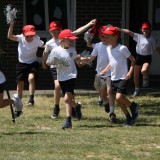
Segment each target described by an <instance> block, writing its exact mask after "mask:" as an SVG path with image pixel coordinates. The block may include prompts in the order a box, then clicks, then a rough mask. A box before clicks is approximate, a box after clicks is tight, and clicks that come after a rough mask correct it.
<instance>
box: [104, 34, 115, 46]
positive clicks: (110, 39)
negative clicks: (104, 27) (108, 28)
mask: <svg viewBox="0 0 160 160" xmlns="http://www.w3.org/2000/svg"><path fill="white" fill-rule="evenodd" d="M115 42H117V36H116V35H109V34H105V35H104V43H105V44H108V45H113V44H115Z"/></svg>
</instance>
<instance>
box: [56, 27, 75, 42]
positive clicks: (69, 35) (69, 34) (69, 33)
mask: <svg viewBox="0 0 160 160" xmlns="http://www.w3.org/2000/svg"><path fill="white" fill-rule="evenodd" d="M58 38H59V39H65V38H67V39H71V40H75V39H77V38H78V37H76V36H75V35H74V34H73V33H72V31H71V30H70V29H64V30H62V31H61V32H60V34H59V36H58Z"/></svg>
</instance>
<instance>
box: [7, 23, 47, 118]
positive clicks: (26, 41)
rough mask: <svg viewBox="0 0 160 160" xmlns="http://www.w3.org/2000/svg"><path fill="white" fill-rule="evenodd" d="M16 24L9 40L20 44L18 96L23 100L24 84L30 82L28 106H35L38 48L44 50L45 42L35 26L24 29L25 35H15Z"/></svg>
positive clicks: (10, 28)
mask: <svg viewBox="0 0 160 160" xmlns="http://www.w3.org/2000/svg"><path fill="white" fill-rule="evenodd" d="M13 27H14V22H12V23H10V26H9V30H8V39H10V40H12V41H17V42H18V63H17V65H16V79H17V94H15V95H14V97H15V96H16V97H17V96H18V97H19V98H20V99H22V95H23V90H24V83H25V81H26V80H28V82H29V95H30V96H29V100H28V104H27V105H34V93H35V80H36V79H37V76H38V71H39V63H38V62H37V61H36V60H37V55H36V54H37V50H38V47H42V48H44V42H43V41H41V40H40V38H39V37H38V36H37V35H36V31H35V27H34V26H33V25H26V26H24V27H23V33H22V34H20V35H13ZM22 109H23V104H22V105H21V106H20V107H18V108H16V112H15V116H16V117H19V116H20V115H21V114H22Z"/></svg>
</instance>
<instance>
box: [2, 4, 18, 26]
mask: <svg viewBox="0 0 160 160" xmlns="http://www.w3.org/2000/svg"><path fill="white" fill-rule="evenodd" d="M16 14H17V9H16V8H13V7H12V5H11V4H8V5H7V6H6V7H5V8H4V15H5V16H6V22H7V24H10V23H12V22H14V20H15V19H16V18H17V17H16Z"/></svg>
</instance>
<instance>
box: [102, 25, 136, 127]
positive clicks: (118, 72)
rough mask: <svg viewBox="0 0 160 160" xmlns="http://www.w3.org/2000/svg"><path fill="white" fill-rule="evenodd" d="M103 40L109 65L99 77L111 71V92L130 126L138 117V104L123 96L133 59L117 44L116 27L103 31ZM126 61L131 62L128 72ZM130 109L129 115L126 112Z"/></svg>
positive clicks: (125, 49)
mask: <svg viewBox="0 0 160 160" xmlns="http://www.w3.org/2000/svg"><path fill="white" fill-rule="evenodd" d="M104 34H105V36H104V38H105V42H106V44H108V45H109V46H108V47H107V52H108V58H109V64H108V65H107V67H106V68H105V69H104V70H103V71H102V72H101V75H105V74H106V73H107V72H108V71H109V69H111V83H112V90H113V92H115V98H116V101H117V102H118V103H119V105H120V107H121V109H122V111H123V112H124V114H125V116H126V123H125V125H126V126H129V125H132V123H133V122H134V121H135V120H136V118H137V117H138V104H137V103H135V102H130V101H129V99H127V98H126V97H125V96H124V95H125V94H126V87H127V80H128V79H130V78H131V76H132V74H133V68H134V63H135V60H134V57H133V56H132V55H131V53H130V52H129V50H128V49H127V47H126V46H124V45H121V44H119V43H118V39H119V35H120V34H119V31H118V30H117V28H116V27H114V26H110V27H108V28H107V29H106V30H105V31H104ZM127 59H129V60H130V61H131V66H130V69H129V71H128V65H127ZM127 107H129V108H130V110H131V114H130V113H129V111H128V110H127Z"/></svg>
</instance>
